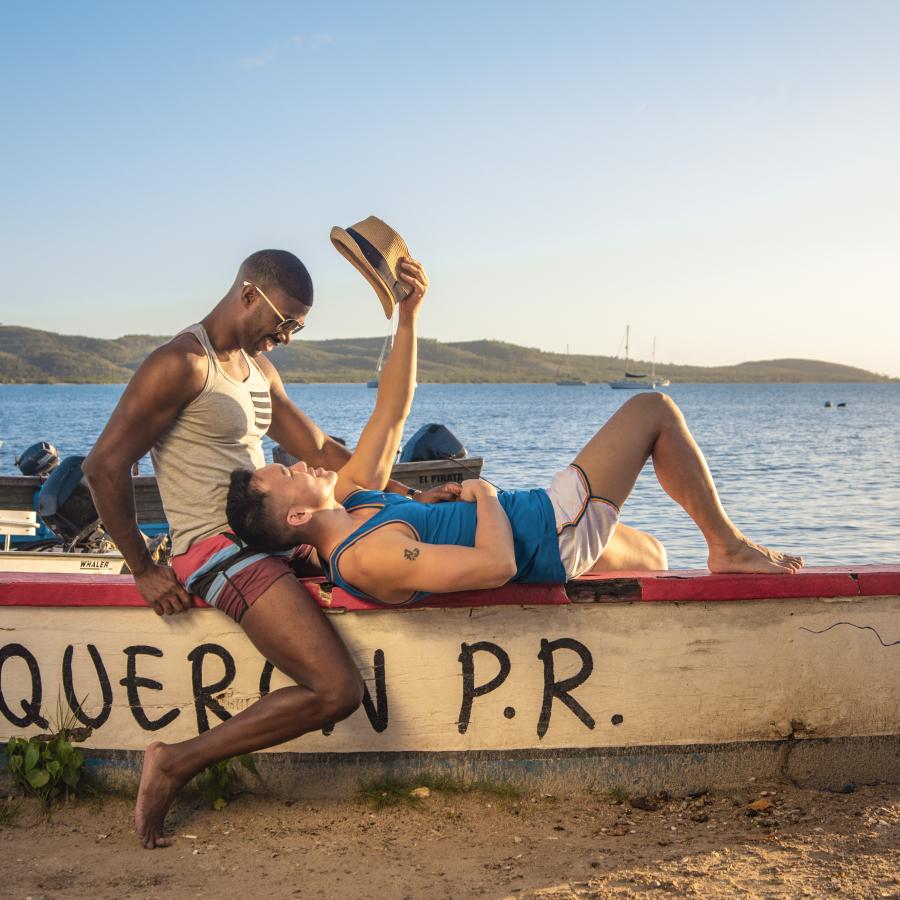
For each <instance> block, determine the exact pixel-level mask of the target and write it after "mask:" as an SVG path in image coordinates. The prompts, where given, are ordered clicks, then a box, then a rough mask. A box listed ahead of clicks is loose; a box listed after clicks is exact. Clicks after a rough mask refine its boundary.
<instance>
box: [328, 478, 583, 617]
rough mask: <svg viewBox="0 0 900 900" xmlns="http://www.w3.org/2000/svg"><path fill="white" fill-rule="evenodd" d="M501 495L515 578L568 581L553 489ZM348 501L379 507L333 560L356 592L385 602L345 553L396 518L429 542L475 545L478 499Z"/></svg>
mask: <svg viewBox="0 0 900 900" xmlns="http://www.w3.org/2000/svg"><path fill="white" fill-rule="evenodd" d="M497 499H498V500H499V501H500V505H501V506H502V507H503V509H504V511H505V512H506V515H507V516H509V521H510V524H511V525H512V533H513V548H514V550H515V554H516V574H515V575H514V576H513V577H512V578H511V579H510V581H516V582H532V583H533V582H538V583H544V584H546V583H553V582H557V583H561V582H565V580H566V571H565V569H564V568H563V564H562V560H561V559H560V557H559V542H558V541H557V539H556V519H555V517H554V515H553V507H552V505H551V504H550V498H549V497H548V496H547V492H546V491H543V490H540V489H535V490H530V491H504V492H503V493H502V494H498V495H497ZM343 506H344V509H347V510H350V509H367V508H371V507H374V508H376V509H378V512H376V513H375V515H373V516H372V518H371V519H369V520H368V521H367V522H364V523H363V524H362V525H361V526H360V527H359V528H357V529H356V531H354V532H353V533H352V534H351V535H349V536H348V537H347V538H345V539H344V540H343V541H341V543H340V544H338V546H337V547H336V548H335V550H334V553H332V554H331V559H329V561H328V567H329V570H330V574H331V580H332V582H334V584H335V585H337V586H338V587H341V588H343V589H344V590H345V591H347V592H348V593H350V594H353V596H354V597H361V598H362V599H364V600H371V601H373V602H375V603H379V602H381V601H379V600H378V599H377V598H376V597H371V596H370V595H369V594H367V593H365V591H361V590H360V589H359V588H356V587H354V586H353V585H352V584H350V583H349V582H348V581H346V580H345V579H344V578H343V576H342V575H341V556H342V555H343V553H344V552H345V551H346V550H347V549H348V548H350V547H351V546H353V545H354V544H355V543H356V542H357V541H358V540H360V538H363V537H365V536H366V535H367V534H371V532H373V531H375V530H376V529H378V528H382V527H383V526H385V525H389V524H391V523H392V522H404V523H405V524H406V525H408V526H409V527H410V528H411V529H412V532H413V533H414V534H415V536H416V540H418V541H420V542H421V543H423V544H454V545H456V546H457V547H474V546H475V525H476V515H475V507H476V504H474V503H462V502H459V501H457V502H455V503H418V502H417V501H415V500H412V499H411V498H409V497H404V496H403V495H402V494H388V493H383V492H382V491H356V492H355V493H353V494H350V495H349V496H348V497H346V498H344V502H343ZM427 595H428V592H427V591H419V592H418V593H416V594H413V596H412V597H410V599H409V600H407V601H406V602H407V603H414V602H415V601H416V600H421V599H422V598H423V597H426V596H427Z"/></svg>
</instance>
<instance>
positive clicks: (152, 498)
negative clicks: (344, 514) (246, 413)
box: [0, 447, 484, 575]
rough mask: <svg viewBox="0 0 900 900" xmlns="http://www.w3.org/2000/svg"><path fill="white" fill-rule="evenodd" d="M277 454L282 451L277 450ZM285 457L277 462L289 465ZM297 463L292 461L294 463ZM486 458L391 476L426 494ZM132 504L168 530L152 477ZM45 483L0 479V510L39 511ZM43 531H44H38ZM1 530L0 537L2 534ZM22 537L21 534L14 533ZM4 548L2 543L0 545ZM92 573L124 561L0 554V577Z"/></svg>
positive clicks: (404, 467)
mask: <svg viewBox="0 0 900 900" xmlns="http://www.w3.org/2000/svg"><path fill="white" fill-rule="evenodd" d="M275 450H276V453H277V452H278V451H280V450H281V448H280V447H276V448H275ZM291 459H292V458H287V455H286V454H285V456H284V457H283V458H282V459H280V460H279V461H285V460H286V461H288V462H290V461H291ZM294 461H295V460H294ZM483 465H484V459H483V457H480V456H473V457H465V458H464V459H461V460H456V459H448V460H434V461H431V462H412V463H397V464H396V465H395V466H394V468H393V470H392V472H391V477H392V478H394V479H396V480H397V481H400V482H402V483H403V484H405V485H407V486H408V487H411V488H416V489H417V490H427V489H428V488H431V487H435V486H436V485H440V484H446V483H447V482H449V481H455V482H461V481H465V480H466V479H468V478H478V477H479V476H480V474H481V469H482V466H483ZM132 483H133V485H134V502H135V509H136V511H137V518H138V524H139V525H140V527H141V529H142V531H144V532H145V533H146V534H148V535H149V536H151V537H152V536H155V535H157V534H159V533H161V532H165V531H166V530H167V529H168V525H167V523H166V515H165V511H164V510H163V505H162V500H161V499H160V496H159V488H158V487H157V485H156V478H155V477H153V476H152V475H138V476H135V477H134V478H133V479H132ZM42 484H43V481H42V480H41V479H40V478H37V477H28V476H9V475H4V476H0V510H10V511H13V510H20V511H32V510H34V509H36V508H37V495H38V492H39V491H40V489H41V485H42ZM41 527H42V528H43V526H41ZM3 532H4V529H3V526H2V525H0V534H3ZM17 533H18V534H20V535H21V533H20V532H17ZM42 537H43V538H49V539H51V540H52V538H53V535H52V534H50V533H49V532H48V531H47V530H46V528H43V531H39V532H38V533H37V534H36V535H34V537H30V536H19V537H17V538H15V541H16V544H14V545H13V546H14V547H15V546H16V545H17V546H19V547H29V546H31V545H33V544H34V540H35V538H38V539H40V538H42ZM0 546H2V544H0ZM3 571H10V572H62V573H69V574H74V573H77V572H93V573H95V574H108V575H117V574H120V573H122V572H124V571H127V569H126V567H125V564H124V560H123V559H122V557H121V556H120V555H119V554H117V553H81V552H73V553H63V552H60V548H59V547H54V546H44V547H43V548H42V549H41V550H40V551H39V552H38V551H36V550H35V551H34V552H26V550H23V549H11V550H3V549H0V572H3Z"/></svg>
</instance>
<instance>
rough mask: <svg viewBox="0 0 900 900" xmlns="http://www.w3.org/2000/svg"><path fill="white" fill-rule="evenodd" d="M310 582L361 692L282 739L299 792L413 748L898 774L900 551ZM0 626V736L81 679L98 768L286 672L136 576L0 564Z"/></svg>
mask: <svg viewBox="0 0 900 900" xmlns="http://www.w3.org/2000/svg"><path fill="white" fill-rule="evenodd" d="M307 588H308V590H309V591H310V593H311V595H312V596H313V597H314V599H316V600H317V601H318V602H319V603H320V605H322V606H323V608H324V609H325V610H326V612H328V613H329V615H330V616H331V621H332V622H333V624H334V625H335V627H336V628H337V629H338V631H339V632H340V634H341V636H342V638H343V639H344V640H345V642H346V643H347V645H348V647H349V648H350V652H351V654H352V656H353V659H354V660H355V662H356V664H357V665H358V666H359V668H360V671H361V672H362V674H363V677H364V679H365V682H366V692H367V693H366V701H365V703H364V705H363V706H362V707H361V708H360V709H359V710H358V711H357V712H356V713H354V714H353V715H352V716H351V717H350V718H349V719H347V720H346V721H345V722H342V723H340V724H338V725H337V726H336V727H335V728H334V729H333V730H328V731H327V733H323V732H316V733H313V734H307V735H305V736H303V737H302V738H299V739H297V740H294V741H291V742H289V743H288V744H285V745H282V746H281V747H279V748H277V759H276V761H274V762H273V763H272V765H273V766H275V767H276V768H278V769H279V770H280V771H281V774H282V776H284V781H283V783H284V784H285V785H289V784H290V783H292V782H294V783H293V789H294V790H297V789H298V785H297V784H296V783H295V782H296V776H297V774H298V772H303V771H309V770H314V771H318V772H319V773H320V774H322V773H323V772H325V771H327V772H330V775H329V776H328V777H327V778H326V781H325V782H324V783H321V784H314V785H309V784H307V785H306V788H305V790H306V791H307V792H309V793H315V792H316V791H317V790H322V791H328V790H330V789H331V788H332V787H334V785H335V783H336V781H335V780H336V779H337V780H338V781H340V778H339V776H340V774H341V773H343V777H344V781H343V783H344V785H345V786H346V787H348V789H349V787H350V785H351V784H352V785H353V786H355V785H356V784H357V783H358V779H359V777H361V774H363V773H365V772H367V771H376V770H377V771H381V772H384V771H394V772H396V771H397V770H398V769H402V768H403V767H404V766H405V765H408V764H410V761H411V760H412V761H415V764H416V765H418V766H420V767H421V766H426V767H432V768H440V769H441V770H442V771H447V770H448V768H449V769H450V770H451V771H457V772H462V773H464V774H468V775H471V776H473V777H474V776H476V775H479V774H484V773H485V772H486V771H493V772H496V771H498V767H502V768H503V771H504V772H506V773H508V774H512V775H514V776H515V777H517V778H520V779H522V780H528V779H529V778H532V777H534V775H535V773H536V772H539V773H540V778H541V779H544V780H545V781H546V780H548V779H549V780H552V781H554V782H555V784H556V786H557V787H560V788H561V789H562V788H564V787H566V786H568V787H569V788H573V789H575V788H580V789H583V788H584V787H585V786H589V787H591V788H595V789H603V788H606V789H609V788H611V787H617V786H618V787H621V786H622V785H623V784H627V785H628V786H629V788H631V787H640V788H641V789H648V790H649V789H660V788H663V787H665V788H666V789H668V790H673V789H677V788H678V787H679V786H680V787H686V786H689V785H691V784H694V785H695V786H696V785H697V784H700V786H703V787H709V786H710V785H711V784H714V783H718V784H731V783H736V782H740V783H746V779H747V778H748V777H753V776H761V775H767V774H768V775H772V776H773V777H774V776H775V775H778V774H779V773H780V774H781V775H785V773H787V774H788V775H789V776H791V777H799V778H802V779H803V780H804V781H806V782H808V783H819V784H823V785H826V784H831V783H833V782H834V781H835V779H839V780H843V781H852V780H857V779H859V780H862V775H863V774H864V775H865V776H866V777H867V778H869V779H872V778H877V779H880V780H900V757H898V756H897V754H896V741H897V738H898V736H900V696H898V693H897V690H896V685H897V683H898V680H900V654H898V653H897V652H896V649H895V648H893V649H892V646H891V645H892V643H895V642H896V641H897V640H900V567H895V568H894V569H877V570H874V569H861V570H854V571H849V570H838V569H835V570H819V571H816V572H810V573H807V574H805V575H799V576H793V577H787V576H782V577H780V578H779V577H778V576H759V577H758V576H709V575H697V574H695V573H667V574H666V575H664V576H660V577H637V576H628V575H627V573H622V574H620V575H617V576H615V577H613V576H610V577H606V578H600V579H598V578H592V579H582V580H579V581H576V582H571V583H570V584H569V585H568V586H567V587H566V589H563V587H562V586H560V585H556V586H549V585H548V586H540V585H537V586H535V585H519V586H507V587H505V588H501V589H499V590H496V591H481V592H469V593H467V594H461V595H455V596H454V595H444V596H439V597H432V598H431V603H430V604H425V605H423V606H420V607H416V608H412V609H400V610H398V609H388V610H385V609H377V610H375V609H373V608H372V607H371V606H369V605H367V604H365V603H362V602H360V601H358V600H355V599H354V598H352V597H349V595H346V594H344V593H343V592H342V591H340V590H334V591H331V592H328V591H327V590H325V589H324V588H323V587H322V586H321V585H319V584H317V583H308V584H307ZM0 627H2V630H3V634H4V640H3V641H2V642H0V644H2V647H0V654H2V655H3V659H4V667H3V672H2V675H3V678H2V682H0V693H2V700H3V703H2V704H0V739H2V738H8V737H11V736H26V737H27V736H29V735H33V734H37V733H39V732H42V731H46V730H47V728H48V726H49V724H50V719H51V714H52V711H53V709H54V708H55V703H56V700H57V697H59V698H62V702H63V703H64V704H65V703H66V702H67V701H66V700H65V698H66V697H69V698H72V697H81V698H83V699H82V703H83V704H84V705H83V708H82V707H80V706H78V705H77V703H76V704H75V707H76V709H77V714H78V715H79V716H80V717H81V720H82V724H85V725H90V724H91V723H93V730H92V732H91V733H90V735H89V736H88V737H87V738H86V740H84V742H83V746H84V747H85V748H86V749H87V751H88V755H93V756H94V757H95V758H96V759H98V760H100V761H101V764H102V761H103V760H104V759H107V760H113V762H114V761H115V759H116V757H115V754H123V753H124V754H126V755H127V754H128V753H129V752H131V751H135V750H140V749H143V748H144V747H145V746H146V744H147V743H149V742H150V741H151V740H163V741H178V740H184V739H186V738H189V737H192V736H194V735H196V734H197V733H199V732H200V731H203V730H206V729H207V728H209V727H212V726H214V725H215V724H217V723H218V722H219V721H221V720H222V719H224V718H225V717H227V716H229V715H233V714H234V713H236V712H238V711H240V710H242V709H245V708H246V707H247V706H248V705H249V704H251V703H252V702H254V701H255V700H256V699H258V698H259V696H260V695H261V693H264V692H266V691H268V690H274V689H276V688H278V687H280V686H283V685H287V684H288V683H289V682H288V680H287V679H285V678H284V677H282V676H281V675H280V674H279V673H277V672H273V671H272V670H271V667H269V666H268V665H267V664H266V662H265V660H264V659H262V658H261V657H260V656H259V654H258V653H257V651H256V650H255V649H254V647H253V646H252V644H251V643H250V642H249V641H248V640H247V638H246V636H245V635H244V633H243V631H242V630H241V629H240V627H239V626H237V625H236V624H235V623H233V622H232V621H231V620H230V619H228V618H227V617H225V616H224V615H223V614H221V613H219V612H218V611H216V610H213V609H209V608H205V607H204V608H198V609H195V610H193V611H189V612H188V613H186V614H184V615H181V616H177V617H172V618H160V617H157V616H156V615H155V614H153V612H152V611H151V610H149V609H147V608H146V607H144V606H143V604H142V603H141V601H140V599H139V597H138V596H137V595H136V591H135V590H134V587H133V582H132V581H131V579H128V578H122V577H119V578H115V579H109V578H97V577H90V576H55V577H54V576H9V575H7V576H2V575H0ZM67 660H68V661H67ZM150 680H152V682H155V684H156V686H155V687H153V686H151V687H148V686H147V685H148V684H151V681H150ZM66 684H68V685H69V686H70V687H69V689H67V688H66ZM29 698H30V700H29ZM84 698H86V699H84ZM23 701H26V702H23ZM68 702H69V703H73V702H74V701H72V700H70V701H68ZM860 748H868V749H867V751H866V753H867V754H868V755H867V756H861V755H860ZM891 748H893V749H891ZM835 754H838V755H839V756H840V760H839V763H840V764H839V765H837V764H836V762H837V757H836V756H835ZM268 755H269V754H263V755H262V757H266V756H268ZM794 757H796V760H797V763H796V767H795V766H794V763H793V759H794ZM118 759H119V760H120V761H119V762H118V763H115V762H114V765H112V768H115V767H116V766H118V767H119V768H120V769H121V759H122V757H121V756H120V757H118ZM600 760H602V761H603V764H602V765H599V764H598V762H599V761H600ZM535 761H540V765H539V766H538V765H536V764H535ZM326 763H327V764H326Z"/></svg>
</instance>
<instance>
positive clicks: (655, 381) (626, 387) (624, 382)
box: [609, 325, 671, 391]
mask: <svg viewBox="0 0 900 900" xmlns="http://www.w3.org/2000/svg"><path fill="white" fill-rule="evenodd" d="M630 330H631V326H630V325H626V326H625V377H624V378H622V379H620V380H619V381H610V382H609V386H610V387H611V388H614V389H615V390H619V391H655V390H656V389H657V388H660V387H667V386H668V385H669V384H671V382H670V381H669V379H668V378H657V377H656V338H653V366H652V368H651V371H650V377H649V378H647V375H646V374H645V373H637V372H629V371H628V338H629V333H630Z"/></svg>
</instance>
